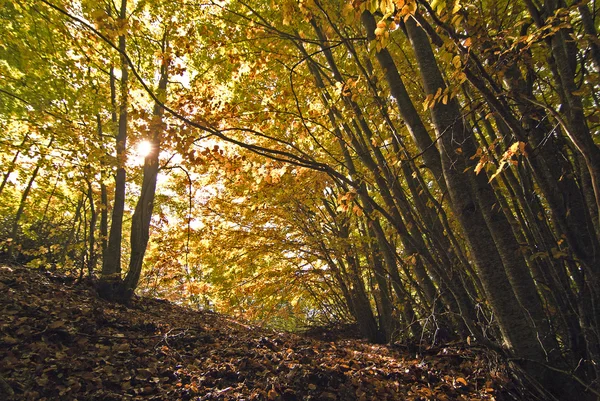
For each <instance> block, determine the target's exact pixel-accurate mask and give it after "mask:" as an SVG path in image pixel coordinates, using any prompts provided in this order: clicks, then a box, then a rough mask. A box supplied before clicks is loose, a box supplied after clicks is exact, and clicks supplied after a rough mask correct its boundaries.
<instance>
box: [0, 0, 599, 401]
mask: <svg viewBox="0 0 600 401" xmlns="http://www.w3.org/2000/svg"><path fill="white" fill-rule="evenodd" d="M1 10H2V11H0V18H1V22H2V24H0V35H1V37H2V38H3V40H2V42H0V76H1V77H2V85H1V86H0V99H1V101H0V129H1V131H0V147H1V149H2V152H1V153H0V158H1V159H0V161H1V164H2V176H1V180H2V181H1V183H0V218H1V219H2V221H3V224H2V225H1V226H0V227H1V228H0V253H1V257H2V258H4V259H7V260H11V261H17V262H20V263H23V264H28V265H29V266H32V267H41V268H50V269H55V268H58V269H65V270H68V271H72V272H73V273H74V274H76V275H78V276H79V277H80V278H81V279H83V278H84V277H90V278H98V279H99V284H98V290H99V292H100V294H101V295H102V296H103V297H105V298H108V299H112V300H115V301H119V302H128V301H129V300H130V299H131V297H132V296H133V294H134V291H137V293H138V294H146V295H152V296H159V297H163V298H166V299H169V300H172V301H176V302H181V303H186V304H190V305H193V306H196V307H199V308H204V309H210V310H217V311H223V312H227V313H230V314H234V315H239V316H242V317H245V318H247V319H251V320H254V321H257V322H261V323H264V324H266V325H270V326H274V327H281V328H287V329H295V328H298V327H302V326H303V325H306V324H309V323H319V324H324V323H331V322H355V323H356V324H357V326H358V327H359V329H360V332H361V334H362V335H363V336H364V337H365V338H367V339H368V340H370V341H373V342H378V343H388V342H395V341H411V340H414V339H417V340H422V339H427V340H428V341H432V342H435V341H440V340H448V339H462V340H465V341H468V342H469V343H470V342H479V343H481V344H483V345H485V346H488V347H493V348H496V349H500V350H503V351H504V352H506V353H507V355H510V356H511V357H512V358H514V360H515V361H516V362H517V363H519V364H521V365H522V366H523V367H524V369H525V371H527V372H528V373H529V374H530V375H531V376H532V378H533V379H536V380H539V381H541V382H543V383H545V384H547V385H548V386H549V387H550V389H551V391H552V392H553V393H554V394H556V395H557V396H558V397H561V396H562V397H572V396H573V395H574V394H586V395H590V396H592V395H594V394H595V395H596V396H597V394H598V386H597V381H598V379H599V378H600V376H599V371H598V366H599V365H598V364H599V363H600V321H599V316H600V311H599V310H598V305H600V281H599V277H600V271H599V268H600V260H599V259H600V147H599V144H600V138H599V135H600V131H599V129H600V128H599V127H600V108H599V107H598V105H599V102H600V99H599V98H598V93H600V79H599V73H600V43H599V42H598V35H597V26H598V18H599V17H598V9H597V4H596V2H595V1H593V0H592V1H584V2H569V1H566V0H543V1H542V0H539V1H534V0H520V1H504V0H494V1H490V0H482V1H479V2H461V1H460V0H433V1H429V0H366V1H363V0H353V1H348V0H344V1H342V0H339V1H338V0H329V1H324V0H285V1H283V2H281V3H277V2H266V1H263V0H260V1H259V0H239V1H238V0H231V1H219V0H210V1H196V0H189V1H188V0H186V1H180V2H172V1H170V2H169V1H162V0H140V1H128V0H121V1H120V2H114V1H88V0H80V1H75V2H67V1H62V0H40V1H30V0H27V1H21V2H13V1H8V0H4V1H3V3H2V9H1ZM571 383H574V384H572V385H571Z"/></svg>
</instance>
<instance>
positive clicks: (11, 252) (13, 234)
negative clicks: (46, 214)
mask: <svg viewBox="0 0 600 401" xmlns="http://www.w3.org/2000/svg"><path fill="white" fill-rule="evenodd" d="M53 142H54V137H52V138H51V139H50V142H48V145H47V146H46V147H47V148H49V147H50V146H52V143H53ZM44 160H45V155H44V152H43V151H42V152H41V153H40V158H39V160H38V161H37V163H36V165H35V168H34V169H33V172H32V173H31V176H30V177H29V181H28V182H27V186H26V187H25V189H24V190H23V193H22V194H21V201H20V202H19V208H18V209H17V213H16V214H15V220H14V221H13V224H12V228H11V230H10V238H11V239H12V241H11V243H10V245H9V246H8V257H9V258H10V259H15V258H16V256H17V254H16V246H17V236H18V232H19V228H20V225H19V223H20V221H21V217H23V212H25V206H26V204H27V198H28V197H29V193H30V192H31V188H32V187H33V182H34V181H35V179H36V178H37V175H38V173H39V172H40V168H41V167H42V164H44Z"/></svg>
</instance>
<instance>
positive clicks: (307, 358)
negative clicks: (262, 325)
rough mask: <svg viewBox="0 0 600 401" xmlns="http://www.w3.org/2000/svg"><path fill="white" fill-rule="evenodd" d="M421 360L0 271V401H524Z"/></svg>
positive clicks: (459, 370) (492, 376)
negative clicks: (124, 301)
mask: <svg viewBox="0 0 600 401" xmlns="http://www.w3.org/2000/svg"><path fill="white" fill-rule="evenodd" d="M425 354H426V355H425V356H421V357H419V358H416V357H415V354H412V355H409V354H408V353H406V352H403V351H401V350H399V349H395V348H388V347H384V346H374V345H370V344H367V343H365V342H362V341H359V340H338V341H335V342H327V341H320V340H316V339H314V338H309V337H307V336H299V335H293V334H288V333H275V332H271V331H266V330H261V329H258V328H255V327H251V326H248V325H246V324H243V323H240V322H236V321H234V320H232V319H229V318H227V317H225V316H221V315H218V314H214V313H207V312H198V311H193V310H190V309H186V308H182V307H179V306H176V305H173V304H170V303H168V302H163V301H160V300H155V299H144V298H142V299H136V300H135V301H134V302H133V304H132V306H131V307H130V308H127V307H125V306H121V305H115V304H111V303H108V302H105V301H103V300H101V299H98V298H97V296H96V294H95V292H94V290H93V289H91V288H89V287H86V286H84V285H73V284H71V283H69V281H68V280H67V279H65V278H64V277H59V276H53V275H50V274H47V273H40V272H37V271H32V270H28V269H24V268H16V267H10V268H9V267H1V266H0V399H1V400H10V399H14V400H55V399H61V400H74V399H77V400H290V401H291V400H325V401H332V400H340V401H345V400H442V401H444V400H515V399H517V400H525V399H527V398H525V397H524V396H523V395H522V394H518V393H517V389H516V386H514V385H513V384H512V382H511V381H510V380H509V379H508V378H507V376H506V373H505V372H504V371H503V369H501V368H499V365H496V364H491V363H490V362H489V358H484V355H483V354H481V353H480V354H478V353H477V352H475V351H473V350H469V349H465V348H459V347H450V346H449V347H446V348H440V349H436V350H429V351H428V352H426V353H425ZM492 365H495V367H494V370H491V366H492Z"/></svg>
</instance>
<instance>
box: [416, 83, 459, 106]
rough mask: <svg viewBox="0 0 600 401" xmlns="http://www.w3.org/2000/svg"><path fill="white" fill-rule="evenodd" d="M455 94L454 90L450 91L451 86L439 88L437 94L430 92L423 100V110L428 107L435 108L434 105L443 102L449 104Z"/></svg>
mask: <svg viewBox="0 0 600 401" xmlns="http://www.w3.org/2000/svg"><path fill="white" fill-rule="evenodd" d="M454 96H455V93H454V92H453V91H450V88H444V89H442V88H438V89H437V91H436V92H435V94H431V93H430V94H429V95H427V97H426V98H425V100H424V101H423V111H427V109H433V107H434V106H435V105H436V104H437V103H438V102H441V103H442V104H448V102H449V101H450V99H452V98H453V97H454Z"/></svg>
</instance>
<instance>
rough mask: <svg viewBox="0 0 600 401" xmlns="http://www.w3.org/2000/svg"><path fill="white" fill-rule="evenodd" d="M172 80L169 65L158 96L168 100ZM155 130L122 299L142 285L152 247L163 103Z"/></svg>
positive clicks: (157, 110)
mask: <svg viewBox="0 0 600 401" xmlns="http://www.w3.org/2000/svg"><path fill="white" fill-rule="evenodd" d="M167 78H168V66H167V65H165V64H164V63H163V65H162V66H161V72H160V80H159V83H158V96H159V97H160V98H161V99H165V98H166V90H167ZM153 116H154V118H153V122H152V124H151V127H150V130H151V131H152V138H151V141H150V142H151V144H152V150H151V151H150V153H149V154H148V155H147V156H146V157H145V159H144V173H143V178H142V189H141V193H140V198H139V199H138V202H137V205H136V206H135V211H134V213H133V217H132V221H131V256H130V259H129V271H128V272H127V276H126V277H125V280H124V281H123V286H122V290H121V291H122V296H123V297H124V298H125V299H128V298H129V297H130V296H131V295H132V294H133V291H134V290H135V288H136V287H137V285H138V282H139V279H140V274H141V272H142V264H143V261H144V254H145V253H146V248H147V246H148V239H149V236H150V221H151V219H152V211H153V209H154V197H155V193H156V179H157V177H158V170H159V164H158V162H159V156H160V146H161V137H162V130H163V127H162V116H163V108H162V106H161V105H160V104H158V103H156V104H155V105H154V112H153Z"/></svg>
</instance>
